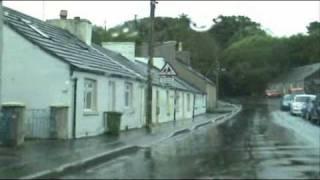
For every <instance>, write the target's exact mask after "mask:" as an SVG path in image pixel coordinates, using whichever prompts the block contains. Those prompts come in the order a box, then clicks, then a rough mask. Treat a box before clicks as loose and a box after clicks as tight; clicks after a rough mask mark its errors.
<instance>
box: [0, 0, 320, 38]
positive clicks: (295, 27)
mask: <svg viewBox="0 0 320 180" xmlns="http://www.w3.org/2000/svg"><path fill="white" fill-rule="evenodd" d="M3 4H4V5H5V6H7V7H10V8H13V9H16V10H18V11H21V12H23V13H26V14H28V15H31V16H33V17H37V18H39V19H53V18H58V17H59V12H60V10H61V9H65V10H68V13H69V15H68V16H69V17H70V18H73V17H75V16H80V17H81V18H85V19H88V20H90V21H91V22H92V23H93V24H97V25H100V26H104V24H105V22H106V26H107V28H110V27H113V26H116V25H119V24H122V23H123V22H125V21H127V20H132V19H134V15H135V14H136V15H137V17H138V18H143V17H147V16H149V1H4V3H3ZM43 7H44V8H43ZM182 13H184V14H187V15H188V16H189V17H190V18H191V19H192V21H194V22H195V23H197V25H198V26H202V25H206V26H210V25H211V23H212V18H215V17H217V16H218V15H220V14H221V15H244V16H248V17H250V18H251V19H252V20H253V21H256V22H258V23H260V24H261V25H262V27H263V28H264V29H266V30H267V31H269V32H270V33H271V34H272V35H274V36H290V35H293V34H297V33H306V31H307V29H306V26H307V25H308V24H309V23H310V22H312V21H319V20H320V1H161V0H160V1H159V3H158V5H157V9H156V16H167V17H178V16H179V15H180V14H182Z"/></svg>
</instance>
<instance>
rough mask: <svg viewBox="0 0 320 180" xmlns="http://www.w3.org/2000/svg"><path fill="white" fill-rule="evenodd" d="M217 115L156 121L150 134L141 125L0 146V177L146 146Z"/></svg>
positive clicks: (45, 170) (15, 176) (54, 167)
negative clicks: (117, 133)
mask: <svg viewBox="0 0 320 180" xmlns="http://www.w3.org/2000/svg"><path fill="white" fill-rule="evenodd" d="M222 115H223V114H222ZM219 116H221V114H203V115H199V116H197V117H195V118H194V119H183V120H178V121H177V122H167V123H162V124H158V125H155V126H154V127H153V133H151V134H150V133H147V132H146V130H145V129H144V128H141V129H133V130H129V131H123V132H121V134H120V136H119V137H112V136H109V135H105V134H104V135H101V136H96V137H88V138H81V139H76V140H32V141H26V142H25V143H24V145H23V146H21V147H18V148H7V147H0V178H1V179H6V178H9V179H11V178H22V177H23V178H25V177H30V176H34V175H35V174H39V173H40V174H41V173H42V172H50V171H52V170H54V169H57V168H58V169H59V168H60V167H61V166H64V165H66V164H70V163H76V162H79V161H82V160H85V159H87V158H91V157H94V156H96V155H99V154H101V153H107V152H111V151H114V150H117V149H119V148H123V147H127V146H148V145H150V144H153V143H157V142H158V141H161V140H162V139H164V138H166V137H168V135H170V134H171V133H173V132H174V131H177V130H180V129H184V128H191V127H192V126H194V125H197V124H199V123H200V124H201V123H204V122H206V121H208V120H214V119H215V118H217V117H219Z"/></svg>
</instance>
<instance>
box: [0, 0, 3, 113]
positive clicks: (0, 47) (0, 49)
mask: <svg viewBox="0 0 320 180" xmlns="http://www.w3.org/2000/svg"><path fill="white" fill-rule="evenodd" d="M2 31H3V11H2V0H0V113H1V105H2V99H1V93H2V91H1V90H2V83H1V82H2V54H3V39H2V37H3V36H2V33H3V32H2ZM0 118H1V116H0Z"/></svg>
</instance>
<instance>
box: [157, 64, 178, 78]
mask: <svg viewBox="0 0 320 180" xmlns="http://www.w3.org/2000/svg"><path fill="white" fill-rule="evenodd" d="M160 75H164V76H175V75H177V74H176V72H175V71H174V69H173V68H172V67H171V66H170V65H169V64H168V63H166V64H165V65H164V66H163V67H162V69H161V70H160Z"/></svg>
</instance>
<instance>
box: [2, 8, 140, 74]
mask: <svg viewBox="0 0 320 180" xmlns="http://www.w3.org/2000/svg"><path fill="white" fill-rule="evenodd" d="M3 10H4V22H5V24H7V25H8V26H9V27H10V28H12V29H13V30H14V31H16V32H17V33H19V34H20V35H22V36H23V37H25V38H26V39H28V40H29V41H31V42H32V43H34V44H36V45H38V46H39V47H40V48H41V49H43V50H44V51H46V52H47V53H50V54H51V55H54V56H56V57H57V58H59V59H60V60H63V61H64V62H66V63H68V64H69V65H71V67H73V68H75V69H77V70H82V71H88V72H93V73H101V74H106V75H110V76H121V77H126V78H134V79H136V78H138V77H137V76H136V75H135V74H134V73H132V72H130V70H128V69H126V68H123V67H122V66H121V65H119V63H117V62H115V61H114V60H112V59H111V58H108V57H106V56H104V55H103V54H102V53H100V52H99V51H97V50H96V49H94V48H93V47H91V46H89V45H87V44H86V43H84V42H82V41H81V40H79V39H78V38H77V37H75V36H74V35H72V34H71V33H69V32H68V31H66V30H63V29H61V28H58V27H55V26H53V25H50V24H48V23H46V22H44V21H41V20H39V19H36V18H33V17H31V16H28V15H26V14H23V13H20V12H18V11H15V10H13V9H10V8H7V7H4V9H3Z"/></svg>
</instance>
